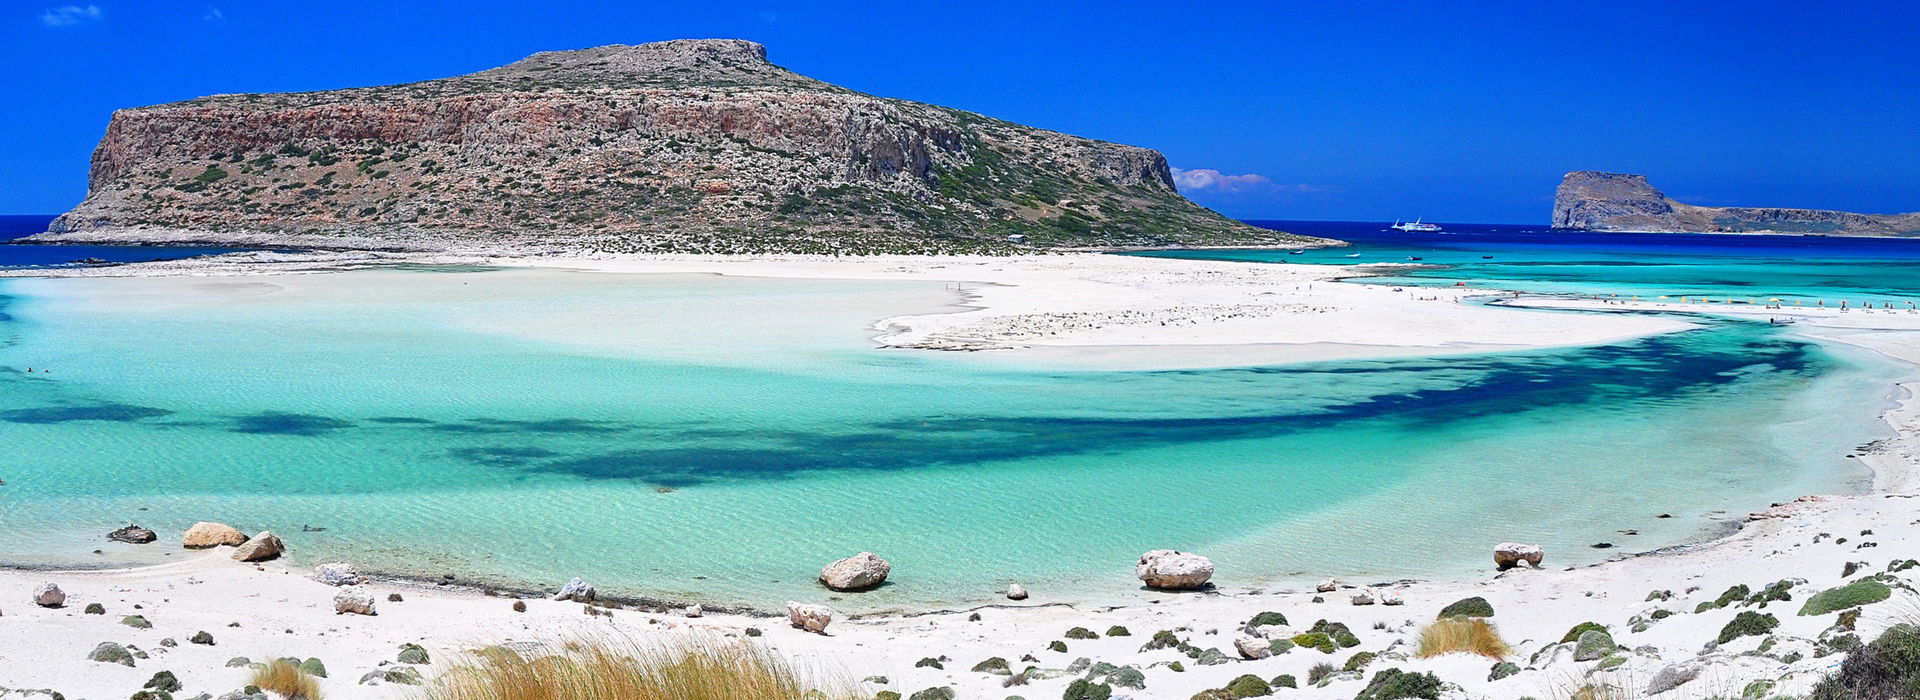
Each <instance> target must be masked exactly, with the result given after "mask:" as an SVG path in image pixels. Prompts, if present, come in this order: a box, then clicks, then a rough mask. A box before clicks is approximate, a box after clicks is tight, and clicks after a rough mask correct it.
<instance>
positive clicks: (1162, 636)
mask: <svg viewBox="0 0 1920 700" xmlns="http://www.w3.org/2000/svg"><path fill="white" fill-rule="evenodd" d="M1177 646H1180V638H1179V637H1176V636H1174V634H1173V632H1170V631H1168V630H1160V631H1158V632H1155V633H1153V638H1152V639H1149V640H1147V643H1146V644H1142V645H1140V650H1141V651H1152V650H1154V649H1171V648H1174V647H1177Z"/></svg>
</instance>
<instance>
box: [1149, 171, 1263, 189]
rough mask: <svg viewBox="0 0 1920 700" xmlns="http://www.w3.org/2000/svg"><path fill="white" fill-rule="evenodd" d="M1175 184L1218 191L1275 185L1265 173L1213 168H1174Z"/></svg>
mask: <svg viewBox="0 0 1920 700" xmlns="http://www.w3.org/2000/svg"><path fill="white" fill-rule="evenodd" d="M1173 184H1174V185H1175V186H1177V187H1179V188H1180V189H1182V190H1213V191H1216V192H1241V191H1245V190H1250V189H1256V188H1267V187H1272V186H1273V181H1272V180H1268V179H1267V176H1265V175H1255V174H1252V173H1249V174H1246V175H1228V174H1225V173H1222V172H1220V171H1218V170H1214V169H1213V168H1196V169H1194V170H1183V169H1180V168H1174V169H1173Z"/></svg>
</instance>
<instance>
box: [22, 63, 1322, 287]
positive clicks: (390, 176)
mask: <svg viewBox="0 0 1920 700" xmlns="http://www.w3.org/2000/svg"><path fill="white" fill-rule="evenodd" d="M34 240H38V241H76V242H78V241H87V242H119V243H185V242H202V243H228V244H249V245H290V246H307V247H321V248H375V249H394V250H463V251H485V252H518V253H541V252H556V253H596V252H614V253H633V252H695V253H749V252H802V253H878V252H949V253H951V252H993V251H1005V250H1012V249H1015V248H1018V247H1036V248H1050V247H1075V246H1170V245H1312V244H1316V243H1322V242H1323V241H1320V240H1319V239H1310V238H1306V237H1300V236H1291V235H1287V234H1279V233H1275V232H1271V231H1265V230H1262V229H1258V228H1254V227H1251V226H1247V225H1245V224H1242V223H1239V222H1237V221H1232V220H1230V219H1227V218H1226V217H1223V216H1220V215H1219V214H1217V213H1214V212H1212V211H1210V210H1207V209H1205V208H1202V207H1200V206H1198V205H1195V204H1193V203H1192V202H1190V201H1188V200H1187V199H1186V198H1184V197H1182V196H1181V195H1180V194H1179V193H1178V192H1177V191H1175V189H1174V186H1173V181H1172V177H1171V174H1170V170H1169V168H1168V165H1167V161H1166V158H1165V157H1164V156H1162V155H1161V154H1160V153H1158V152H1156V151H1152V150H1148V149H1144V148H1138V147H1134V146H1126V145H1121V144H1115V143H1107V142H1102V141H1095V140H1091V139H1085V138H1080V137H1076V136H1070V135H1066V134H1060V133H1056V132H1050V131H1044V130H1040V129H1034V128H1031V127H1026V126H1022V125H1018V124H1013V123H1010V122H1006V121H1001V120H998V119H993V118H990V117H985V116H981V115H979V114H974V113H970V112H964V111H961V110H956V109H949V108H945V107H938V106H934V105H928V104H921V103H917V102H910V101H905V100H897V99H888V98H880V97H874V96H871V95H865V94H861V93H857V92H854V91H851V90H848V89H845V88H841V87H838V86H834V85H831V84H828V83H824V82H821V81H818V80H814V79H812V78H808V77H806V76H802V75H799V74H796V73H793V72H791V71H788V70H786V69H784V68H781V67H779V66H776V65H774V64H772V63H769V62H768V61H767V60H766V51H765V48H764V47H762V46H761V45H759V44H756V43H752V42H747V41H738V40H682V41H668V42H660V43H652V44H642V45H637V46H605V47H599V48H592V49H583V50H578V51H560V52H549V53H539V54H534V55H533V56H531V57H528V58H526V59H524V60H521V61H518V62H516V63H513V64H510V65H506V66H502V67H499V68H494V69H490V70H485V71H481V72H478V73H473V74H469V75H463V76H457V77H452V78H444V79H439V80H428V81H424V82H418V83H409V84H402V85H389V86H381V87H367V88H354V89H346V90H331V91H323V92H306V93H281V94H238V95H215V96H211V97H203V98H199V99H194V100H188V101H185V102H177V103H172V104H164V105H157V106H151V107H139V108H133V109H123V110H119V111H117V112H115V113H114V115H113V119H112V121H111V123H110V124H109V125H108V127H107V132H106V135H105V137H104V138H103V139H101V142H100V145H99V147H98V148H97V149H96V150H95V152H94V155H93V165H92V170H91V172H90V175H89V186H88V195H87V198H86V200H85V201H84V202H82V203H81V204H80V205H79V206H77V207H75V208H74V209H73V210H72V211H70V212H68V213H67V214H65V215H63V216H61V217H60V218H58V219H56V220H55V221H54V222H53V224H52V226H51V227H50V229H49V231H48V232H47V233H45V234H41V235H39V236H36V237H35V238H34Z"/></svg>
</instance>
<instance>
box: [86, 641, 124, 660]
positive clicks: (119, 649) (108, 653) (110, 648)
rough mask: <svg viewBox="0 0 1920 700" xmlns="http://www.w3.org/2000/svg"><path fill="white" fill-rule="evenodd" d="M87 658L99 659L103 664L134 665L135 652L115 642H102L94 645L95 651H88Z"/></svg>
mask: <svg viewBox="0 0 1920 700" xmlns="http://www.w3.org/2000/svg"><path fill="white" fill-rule="evenodd" d="M87 660H88V661H98V662H100V663H103V664H120V665H121V666H132V665H133V654H131V653H129V652H128V651H127V648H126V647H123V646H120V645H118V644H114V643H113V642H101V643H100V646H97V647H94V648H93V651H91V652H88V653H87Z"/></svg>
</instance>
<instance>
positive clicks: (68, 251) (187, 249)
mask: <svg viewBox="0 0 1920 700" xmlns="http://www.w3.org/2000/svg"><path fill="white" fill-rule="evenodd" d="M52 221H53V215H51V214H29V215H0V244H3V243H5V242H7V241H12V240H15V239H18V238H23V237H26V236H31V235H33V234H36V233H40V232H42V231H45V230H47V224H48V223H51V222H52ZM232 250H233V249H232V248H207V247H198V246H182V247H166V246H104V245H0V267H48V266H53V265H71V264H74V263H75V262H78V261H80V260H86V259H88V258H92V259H95V260H105V261H108V262H146V261H149V260H175V259H179V258H191V257H193V256H196V255H211V254H215V253H225V252H230V251H232Z"/></svg>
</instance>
